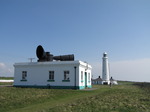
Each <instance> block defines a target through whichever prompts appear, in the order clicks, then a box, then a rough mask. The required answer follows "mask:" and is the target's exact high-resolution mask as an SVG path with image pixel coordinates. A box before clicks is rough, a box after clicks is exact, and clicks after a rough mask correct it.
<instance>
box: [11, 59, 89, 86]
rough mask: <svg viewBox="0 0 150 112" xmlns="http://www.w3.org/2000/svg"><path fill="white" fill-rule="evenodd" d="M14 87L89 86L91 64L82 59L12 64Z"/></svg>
mask: <svg viewBox="0 0 150 112" xmlns="http://www.w3.org/2000/svg"><path fill="white" fill-rule="evenodd" d="M14 67H15V71H14V86H15V87H42V88H54V89H55V88H56V89H57V88H58V89H84V88H86V87H87V88H91V87H92V86H91V69H92V67H91V65H89V64H87V63H85V62H82V61H51V62H30V63H15V64H14Z"/></svg>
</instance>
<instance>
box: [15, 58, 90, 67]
mask: <svg viewBox="0 0 150 112" xmlns="http://www.w3.org/2000/svg"><path fill="white" fill-rule="evenodd" d="M66 64H67V65H68V64H69V65H81V66H84V67H87V68H89V69H92V66H91V65H90V64H88V63H87V62H83V61H79V60H76V61H47V62H24V63H15V64H14V66H30V65H31V66H32V65H36V66H38V65H66Z"/></svg>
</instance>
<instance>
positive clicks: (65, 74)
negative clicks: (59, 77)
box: [63, 71, 70, 82]
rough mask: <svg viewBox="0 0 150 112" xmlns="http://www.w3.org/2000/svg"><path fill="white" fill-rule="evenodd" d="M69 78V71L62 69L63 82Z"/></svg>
mask: <svg viewBox="0 0 150 112" xmlns="http://www.w3.org/2000/svg"><path fill="white" fill-rule="evenodd" d="M69 81H70V78H69V71H64V80H63V82H69Z"/></svg>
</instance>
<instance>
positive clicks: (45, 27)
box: [0, 0, 150, 82]
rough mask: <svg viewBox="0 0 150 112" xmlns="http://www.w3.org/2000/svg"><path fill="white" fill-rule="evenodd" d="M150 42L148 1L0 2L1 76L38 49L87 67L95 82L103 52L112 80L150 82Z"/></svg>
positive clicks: (100, 67) (100, 73)
mask: <svg viewBox="0 0 150 112" xmlns="http://www.w3.org/2000/svg"><path fill="white" fill-rule="evenodd" d="M149 43H150V0H0V76H13V75H14V67H13V64H14V63H18V62H29V60H28V58H35V59H34V60H33V61H34V62H36V61H37V57H36V48H37V46H38V45H42V46H43V47H44V49H45V51H49V52H50V53H52V54H53V55H56V56H57V55H66V54H74V55H75V60H81V61H86V62H88V63H89V64H90V65H92V67H93V69H92V75H93V78H97V77H98V76H99V75H100V76H101V75H102V56H103V53H104V52H107V53H108V58H109V64H110V75H111V76H112V77H113V78H114V79H117V80H129V81H146V82H150V50H149V48H150V44H149Z"/></svg>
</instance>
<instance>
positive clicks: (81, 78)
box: [81, 71, 83, 82]
mask: <svg viewBox="0 0 150 112" xmlns="http://www.w3.org/2000/svg"><path fill="white" fill-rule="evenodd" d="M81 82H83V71H81Z"/></svg>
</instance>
